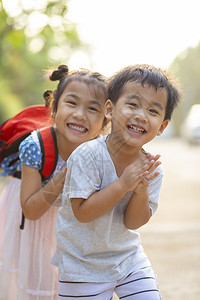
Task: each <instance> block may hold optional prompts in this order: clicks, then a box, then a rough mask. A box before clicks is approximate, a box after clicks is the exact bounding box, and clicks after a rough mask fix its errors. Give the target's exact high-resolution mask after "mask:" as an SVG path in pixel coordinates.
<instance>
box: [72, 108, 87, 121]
mask: <svg viewBox="0 0 200 300" xmlns="http://www.w3.org/2000/svg"><path fill="white" fill-rule="evenodd" d="M73 116H74V118H76V119H77V120H81V121H86V114H85V110H84V109H83V108H80V107H79V108H77V109H76V110H75V111H74V113H73Z"/></svg>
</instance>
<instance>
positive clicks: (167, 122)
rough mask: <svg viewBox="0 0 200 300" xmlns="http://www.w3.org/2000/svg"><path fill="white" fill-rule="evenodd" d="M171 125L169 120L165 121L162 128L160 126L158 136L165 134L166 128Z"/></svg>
mask: <svg viewBox="0 0 200 300" xmlns="http://www.w3.org/2000/svg"><path fill="white" fill-rule="evenodd" d="M168 124H169V120H165V121H164V122H163V123H162V124H161V126H160V129H159V130H158V133H157V135H158V136H159V135H161V134H162V133H163V131H164V130H165V128H166V127H167V125H168Z"/></svg>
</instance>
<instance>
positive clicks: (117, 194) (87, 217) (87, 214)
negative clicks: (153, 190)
mask: <svg viewBox="0 0 200 300" xmlns="http://www.w3.org/2000/svg"><path fill="white" fill-rule="evenodd" d="M158 163H159V162H154V160H152V159H151V156H147V157H145V158H144V159H143V160H138V161H136V162H134V163H132V164H131V165H129V166H128V167H127V168H126V169H125V170H124V172H123V174H122V175H121V177H120V178H119V179H117V180H116V181H114V182H112V183H111V184H110V185H109V186H107V187H106V188H105V189H103V190H100V191H98V192H95V193H93V194H92V195H91V196H89V197H88V198H87V199H83V198H71V204H72V209H73V212H74V215H75V217H76V218H77V220H78V221H80V222H83V223H87V222H90V221H93V220H94V219H96V218H98V217H100V216H102V215H103V214H105V213H106V212H108V211H109V210H110V209H112V208H113V207H114V206H115V205H116V204H117V203H118V202H119V201H120V200H121V199H122V198H123V197H124V196H125V194H126V193H127V192H128V191H131V190H133V189H135V188H136V187H137V185H138V184H139V183H140V182H141V181H142V180H143V179H144V178H145V177H146V176H147V175H148V174H149V172H148V171H147V170H149V169H152V170H154V168H155V167H156V165H157V164H158ZM154 165H155V167H153V166H154Z"/></svg>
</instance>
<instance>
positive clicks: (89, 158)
mask: <svg viewBox="0 0 200 300" xmlns="http://www.w3.org/2000/svg"><path fill="white" fill-rule="evenodd" d="M100 186H101V178H100V174H99V170H98V167H97V158H96V155H95V153H94V152H93V151H92V150H91V149H90V147H89V146H87V144H86V145H85V146H84V147H81V148H78V149H76V150H75V151H74V152H73V153H72V155H71V156H70V158H69V159H68V162H67V175H66V180H65V184H64V191H63V197H64V198H67V199H71V198H84V199H87V198H88V197H89V196H90V195H91V194H93V193H94V192H97V191H99V190H100Z"/></svg>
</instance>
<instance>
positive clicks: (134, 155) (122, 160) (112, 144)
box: [106, 135, 144, 176]
mask: <svg viewBox="0 0 200 300" xmlns="http://www.w3.org/2000/svg"><path fill="white" fill-rule="evenodd" d="M106 145H107V149H108V152H109V154H110V157H111V158H112V161H113V163H114V165H115V168H116V172H117V175H118V176H120V175H121V174H122V172H123V171H124V169H125V168H126V167H127V166H128V165H130V164H131V163H133V162H134V161H135V160H137V159H138V158H139V157H140V155H144V154H143V152H142V151H141V147H135V148H134V147H129V146H127V145H125V144H123V143H120V142H119V141H118V142H117V141H116V140H114V139H113V138H112V137H111V135H109V136H108V137H107V140H106Z"/></svg>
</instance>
